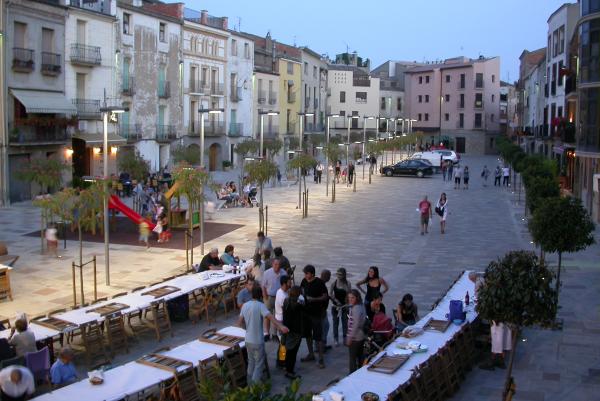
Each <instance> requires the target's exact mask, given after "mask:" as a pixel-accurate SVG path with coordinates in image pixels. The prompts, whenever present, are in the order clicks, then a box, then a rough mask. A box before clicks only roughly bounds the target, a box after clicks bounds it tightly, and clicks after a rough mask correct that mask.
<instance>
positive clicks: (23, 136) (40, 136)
mask: <svg viewBox="0 0 600 401" xmlns="http://www.w3.org/2000/svg"><path fill="white" fill-rule="evenodd" d="M11 125H12V124H9V131H10V134H9V136H8V142H9V143H10V144H11V145H19V146H28V145H31V146H35V145H40V144H44V143H63V142H67V141H68V140H70V139H71V136H70V135H69V133H68V131H67V129H66V128H61V127H55V126H49V127H40V126H37V127H33V126H21V125H20V123H19V122H18V121H16V122H15V124H14V126H16V127H17V128H16V129H14V127H12V126H11Z"/></svg>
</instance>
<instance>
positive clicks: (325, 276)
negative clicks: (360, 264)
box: [321, 269, 331, 351]
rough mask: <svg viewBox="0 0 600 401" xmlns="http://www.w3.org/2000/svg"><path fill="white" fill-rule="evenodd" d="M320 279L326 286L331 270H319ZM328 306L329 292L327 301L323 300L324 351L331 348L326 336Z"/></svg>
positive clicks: (327, 333)
mask: <svg viewBox="0 0 600 401" xmlns="http://www.w3.org/2000/svg"><path fill="white" fill-rule="evenodd" d="M321 280H323V283H324V284H325V287H327V283H328V282H329V280H331V272H330V271H329V270H327V269H323V270H322V271H321ZM328 308H329V293H327V301H325V313H324V314H323V348H324V350H325V351H327V350H330V349H331V345H327V337H328V336H329V318H328V317H327V309H328Z"/></svg>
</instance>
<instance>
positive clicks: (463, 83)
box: [460, 74, 466, 89]
mask: <svg viewBox="0 0 600 401" xmlns="http://www.w3.org/2000/svg"><path fill="white" fill-rule="evenodd" d="M465 78H466V77H465V74H460V89H465Z"/></svg>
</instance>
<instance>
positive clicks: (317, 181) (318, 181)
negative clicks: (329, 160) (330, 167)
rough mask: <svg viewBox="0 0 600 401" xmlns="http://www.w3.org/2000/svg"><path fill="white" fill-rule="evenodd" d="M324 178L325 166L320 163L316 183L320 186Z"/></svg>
mask: <svg viewBox="0 0 600 401" xmlns="http://www.w3.org/2000/svg"><path fill="white" fill-rule="evenodd" d="M322 176H323V164H322V163H321V162H319V164H317V175H316V176H315V182H316V183H318V184H320V183H321V177H322Z"/></svg>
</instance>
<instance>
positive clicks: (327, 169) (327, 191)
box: [325, 114, 339, 196]
mask: <svg viewBox="0 0 600 401" xmlns="http://www.w3.org/2000/svg"><path fill="white" fill-rule="evenodd" d="M332 117H333V118H337V117H339V115H338V114H327V129H326V130H325V142H326V145H325V146H326V149H327V152H325V173H326V175H327V177H326V185H325V196H329V119H330V118H332Z"/></svg>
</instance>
